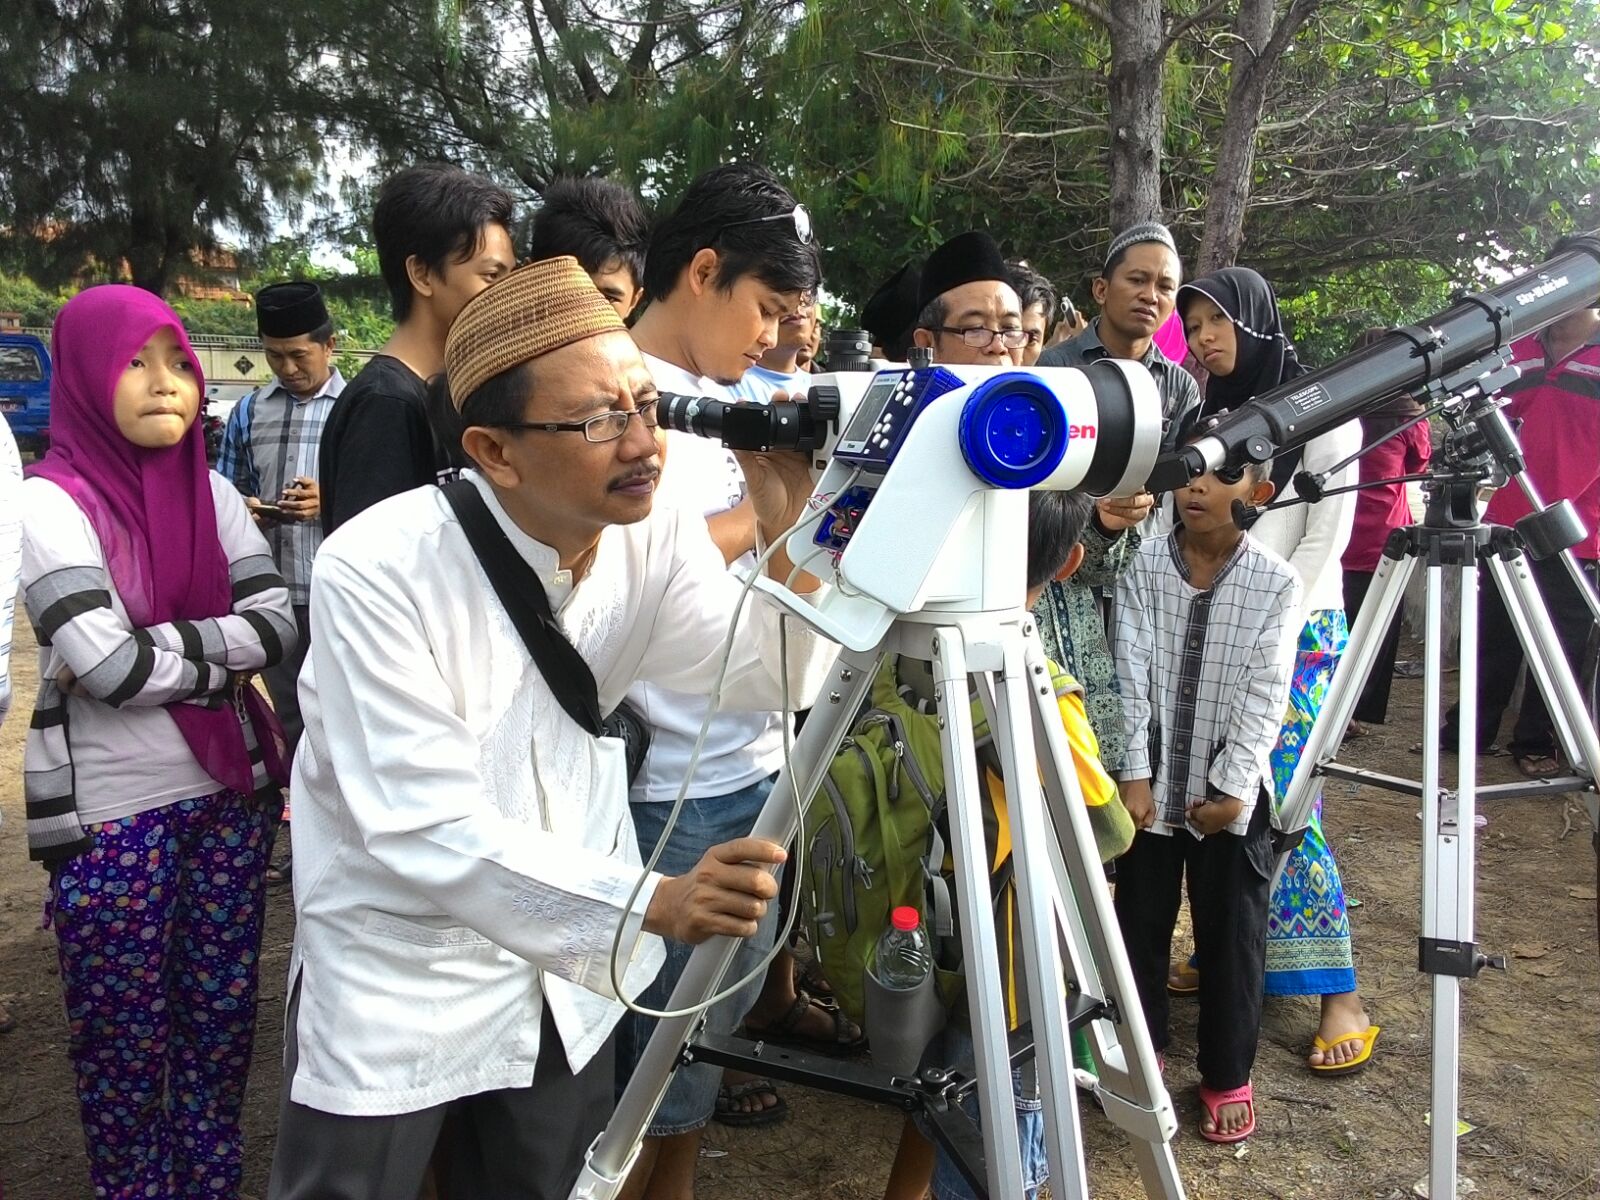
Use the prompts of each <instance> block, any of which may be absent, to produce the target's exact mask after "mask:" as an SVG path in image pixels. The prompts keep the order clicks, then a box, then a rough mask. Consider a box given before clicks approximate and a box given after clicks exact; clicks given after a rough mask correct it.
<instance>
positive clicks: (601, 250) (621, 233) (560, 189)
mask: <svg viewBox="0 0 1600 1200" xmlns="http://www.w3.org/2000/svg"><path fill="white" fill-rule="evenodd" d="M649 244H650V219H649V217H647V216H646V215H645V211H644V205H642V204H640V203H639V198H638V197H637V196H635V195H634V194H633V193H632V192H630V191H629V190H628V189H627V188H625V187H623V186H622V185H621V184H619V183H613V182H612V181H611V180H609V179H602V178H600V177H599V176H597V175H595V176H590V177H588V178H586V179H558V180H556V181H555V182H554V183H552V184H551V185H550V186H549V187H548V188H546V189H545V193H544V203H543V204H542V205H541V206H540V207H539V211H538V212H536V213H534V214H533V220H532V222H531V223H530V225H529V229H528V259H529V261H531V262H538V261H540V260H541V259H546V258H557V257H559V256H560V255H563V254H570V255H572V256H573V257H574V258H576V259H577V260H578V262H579V264H580V265H581V266H582V267H583V269H584V270H585V271H587V272H588V273H589V274H590V275H594V274H596V273H597V272H600V271H604V270H605V269H606V268H608V267H610V266H612V264H614V263H620V264H621V265H622V266H624V267H626V268H627V269H628V270H629V271H632V272H633V278H634V280H635V281H640V280H642V279H643V278H644V252H645V250H646V249H647V248H648V247H649Z"/></svg>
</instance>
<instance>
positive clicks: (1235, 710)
mask: <svg viewBox="0 0 1600 1200" xmlns="http://www.w3.org/2000/svg"><path fill="white" fill-rule="evenodd" d="M1271 496H1272V484H1271V483H1270V482H1269V481H1268V471H1267V468H1266V467H1265V466H1249V467H1246V468H1243V469H1240V470H1230V471H1220V470H1219V471H1217V472H1214V473H1211V474H1207V475H1203V476H1201V477H1200V478H1198V479H1195V480H1193V481H1192V482H1190V483H1189V484H1188V486H1186V487H1183V488H1180V489H1179V490H1178V491H1177V492H1176V493H1174V500H1175V503H1176V509H1177V514H1176V515H1177V518H1178V520H1179V521H1180V522H1181V524H1180V525H1179V526H1178V527H1177V528H1176V529H1175V530H1174V531H1173V532H1172V533H1170V534H1167V535H1166V536H1164V537H1158V538H1153V539H1151V540H1149V541H1146V542H1145V543H1144V545H1143V546H1141V547H1140V549H1139V552H1138V554H1137V555H1136V557H1135V558H1134V561H1133V564H1132V566H1131V567H1130V568H1129V569H1128V572H1127V573H1126V574H1125V575H1124V576H1123V578H1122V580H1121V581H1120V582H1119V584H1118V587H1117V605H1116V622H1115V628H1114V630H1113V636H1114V655H1115V658H1116V660H1117V675H1118V680H1119V682H1120V684H1121V687H1122V698H1123V708H1124V720H1125V723H1126V728H1127V734H1128V757H1127V765H1126V767H1125V768H1124V769H1123V770H1122V771H1121V772H1119V779H1120V787H1121V790H1122V799H1123V802H1124V804H1125V805H1126V806H1127V809H1128V813H1129V815H1130V816H1131V817H1132V818H1133V820H1134V823H1135V824H1136V825H1137V826H1138V827H1139V829H1140V832H1139V834H1138V835H1137V836H1136V837H1135V838H1134V842H1133V845H1132V847H1130V849H1129V850H1128V853H1127V854H1126V855H1124V856H1123V857H1122V858H1121V859H1119V860H1118V863H1117V890H1116V908H1117V918H1118V921H1119V923H1120V924H1121V926H1122V936H1123V940H1124V942H1125V943H1126V945H1127V951H1128V958H1129V961H1130V963H1131V964H1132V967H1133V974H1134V979H1135V981H1136V983H1137V984H1138V987H1139V998H1140V1001H1141V1003H1142V1004H1143V1006H1144V1012H1145V1019H1146V1021H1147V1022H1148V1023H1149V1026H1150V1036H1151V1038H1152V1039H1153V1040H1154V1042H1155V1046H1156V1049H1157V1050H1158V1051H1160V1050H1162V1049H1163V1048H1164V1047H1165V1046H1166V1045H1167V1042H1168V1031H1167V991H1166V979H1167V959H1168V955H1169V953H1170V951H1171V946H1172V931H1173V926H1174V925H1175V923H1176V921H1177V916H1178V906H1179V903H1180V902H1181V898H1182V892H1183V878H1184V874H1185V872H1186V871H1187V873H1188V877H1189V895H1190V901H1191V905H1192V908H1193V914H1194V937H1195V950H1196V955H1197V958H1198V963H1199V967H1200V981H1201V984H1200V1021H1199V1037H1198V1040H1199V1054H1198V1065H1199V1068H1200V1079H1201V1082H1200V1100H1201V1103H1202V1105H1203V1106H1204V1108H1205V1110H1206V1114H1207V1115H1206V1117H1205V1119H1204V1120H1203V1121H1202V1123H1201V1127H1200V1133H1201V1136H1203V1137H1205V1138H1207V1139H1208V1140H1211V1141H1218V1142H1236V1141H1240V1140H1242V1139H1243V1138H1246V1137H1248V1136H1249V1135H1250V1133H1251V1132H1252V1131H1253V1130H1254V1129H1255V1106H1254V1103H1253V1099H1252V1095H1251V1091H1250V1069H1251V1067H1252V1065H1253V1064H1254V1062H1255V1052H1256V1041H1257V1037H1258V1036H1259V1032H1260V1026H1261V998H1262V988H1263V979H1264V973H1265V970H1266V961H1265V960H1266V929H1267V899H1268V892H1269V887H1270V882H1271V877H1272V847H1271V834H1270V829H1269V818H1270V816H1271V811H1270V799H1269V795H1268V792H1267V790H1266V789H1265V786H1264V785H1265V783H1266V782H1267V781H1269V780H1270V779H1271V775H1270V774H1269V773H1268V762H1267V760H1268V755H1269V754H1270V753H1271V750H1272V747H1273V743H1274V742H1275V741H1276V740H1277V737H1278V728H1279V726H1280V725H1281V723H1282V721H1283V712H1284V706H1285V704H1286V703H1287V702H1288V697H1289V682H1290V675H1291V671H1292V667H1293V662H1294V646H1295V638H1296V636H1297V635H1298V633H1299V631H1300V613H1299V605H1300V584H1299V581H1298V578H1297V577H1296V575H1295V572H1294V569H1293V568H1292V567H1290V566H1289V564H1288V563H1286V562H1284V561H1283V559H1281V558H1279V557H1278V556H1277V555H1275V554H1273V553H1272V552H1271V551H1270V550H1267V549H1266V548H1265V547H1263V546H1261V545H1259V544H1257V543H1256V542H1254V541H1253V540H1252V539H1251V538H1250V537H1249V536H1248V535H1247V534H1246V533H1245V532H1244V530H1243V529H1242V528H1240V527H1239V524H1238V523H1236V521H1235V515H1234V506H1235V505H1236V504H1248V505H1257V506H1259V505H1263V504H1265V503H1266V502H1267V501H1268V500H1269V499H1270V498H1271Z"/></svg>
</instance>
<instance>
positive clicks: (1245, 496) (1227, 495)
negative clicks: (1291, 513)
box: [1173, 471, 1272, 533]
mask: <svg viewBox="0 0 1600 1200" xmlns="http://www.w3.org/2000/svg"><path fill="white" fill-rule="evenodd" d="M1224 473H1225V474H1231V472H1224ZM1270 499H1272V484H1270V483H1268V482H1267V481H1266V480H1262V481H1261V482H1260V483H1256V482H1255V481H1254V479H1253V478H1252V476H1251V474H1250V472H1248V471H1245V472H1244V473H1243V474H1241V475H1240V476H1239V478H1238V479H1236V480H1234V481H1233V482H1232V483H1228V482H1226V481H1224V480H1222V479H1218V478H1217V476H1216V473H1215V472H1207V473H1206V474H1204V475H1201V476H1199V477H1198V478H1196V479H1191V480H1190V481H1189V482H1188V483H1187V484H1185V485H1184V486H1183V487H1181V488H1179V489H1178V490H1177V491H1176V492H1175V493H1174V494H1173V500H1174V501H1175V502H1176V503H1177V506H1178V517H1179V519H1181V520H1182V521H1183V526H1184V528H1185V529H1187V530H1189V531H1190V532H1191V533H1212V532H1215V531H1216V530H1218V529H1221V528H1223V527H1224V526H1230V525H1232V524H1233V502H1234V501H1235V500H1240V501H1243V502H1244V503H1245V504H1250V505H1262V504H1265V503H1266V502H1267V501H1268V500H1270Z"/></svg>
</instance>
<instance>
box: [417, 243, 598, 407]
mask: <svg viewBox="0 0 1600 1200" xmlns="http://www.w3.org/2000/svg"><path fill="white" fill-rule="evenodd" d="M626 332H628V327H627V326H626V325H624V324H623V323H622V318H621V317H619V316H617V310H616V309H614V308H612V307H611V305H610V304H608V303H606V299H605V297H604V296H602V295H601V294H600V292H599V290H598V289H597V288H596V287H595V286H594V281H593V280H591V279H590V278H589V276H588V275H587V274H586V273H585V272H584V269H583V268H582V267H581V266H579V265H578V260H577V259H575V258H573V257H571V256H570V255H568V256H565V257H562V258H547V259H544V260H543V261H542V262H536V263H529V264H528V265H527V266H525V267H518V268H517V269H516V270H515V271H513V272H511V274H509V275H507V276H506V277H505V278H504V279H502V280H500V281H499V282H498V283H495V284H493V285H492V286H490V287H488V288H485V289H484V290H483V291H481V292H479V293H478V294H477V295H476V296H474V297H473V298H472V299H471V300H469V301H467V304H466V307H465V308H463V309H462V310H461V312H460V314H459V315H458V316H457V317H456V319H455V324H453V325H451V326H450V334H449V336H448V337H446V338H445V342H444V369H445V375H446V377H447V378H448V379H449V381H450V403H452V404H454V405H455V407H456V411H458V412H459V411H460V410H461V406H462V405H463V404H465V403H466V402H467V397H469V396H471V395H472V393H473V392H475V391H477V390H478V389H479V388H480V387H482V386H483V385H484V384H485V383H487V382H488V381H489V380H491V379H493V378H494V377H495V376H496V375H498V374H500V373H501V372H502V371H509V370H510V369H511V368H512V367H515V366H518V365H519V364H521V363H525V362H527V361H529V360H530V359H535V358H538V357H540V356H541V355H544V354H549V353H550V351H552V350H559V349H561V347H562V346H569V345H571V344H572V343H573V342H581V341H582V340H583V339H584V338H591V337H598V336H599V335H600V334H602V333H626Z"/></svg>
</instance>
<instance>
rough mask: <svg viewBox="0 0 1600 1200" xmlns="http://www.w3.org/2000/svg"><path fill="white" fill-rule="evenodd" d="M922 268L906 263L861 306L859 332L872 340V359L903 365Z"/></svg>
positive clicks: (914, 328)
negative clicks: (863, 331) (861, 329)
mask: <svg viewBox="0 0 1600 1200" xmlns="http://www.w3.org/2000/svg"><path fill="white" fill-rule="evenodd" d="M921 287H922V268H921V267H919V266H918V265H917V264H916V263H915V262H908V263H906V265H905V266H903V267H901V268H900V269H899V270H898V271H896V272H895V273H894V274H893V275H891V276H889V278H887V279H885V280H884V281H883V283H882V284H880V285H879V287H878V290H877V291H875V292H873V293H872V297H871V299H869V300H868V301H867V302H866V303H865V304H864V305H862V306H861V328H863V329H865V330H866V331H867V333H868V334H869V335H871V337H872V356H873V357H874V358H886V359H888V360H889V361H890V362H905V361H906V353H907V352H908V351H909V350H910V349H911V335H912V333H913V332H914V331H915V330H916V327H917V313H918V312H919V311H920V309H921V305H919V304H918V303H917V296H918V293H919V291H920V289H921Z"/></svg>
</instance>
